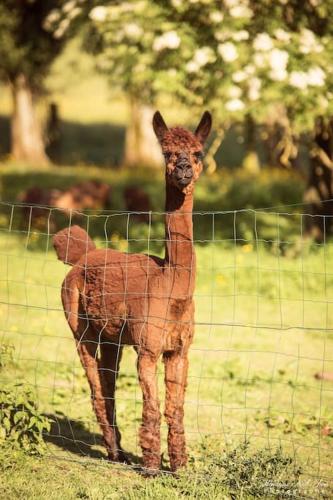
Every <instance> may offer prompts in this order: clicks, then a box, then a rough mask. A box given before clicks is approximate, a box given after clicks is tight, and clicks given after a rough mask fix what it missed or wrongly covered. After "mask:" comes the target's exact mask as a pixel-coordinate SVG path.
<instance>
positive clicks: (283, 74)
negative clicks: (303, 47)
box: [269, 49, 289, 81]
mask: <svg viewBox="0 0 333 500" xmlns="http://www.w3.org/2000/svg"><path fill="white" fill-rule="evenodd" d="M288 59H289V54H288V52H286V51H285V50H280V49H273V50H272V51H271V52H270V54H269V64H270V67H271V71H270V74H269V76H270V77H271V78H272V80H276V81H282V80H285V79H286V78H287V71H286V68H287V64H288Z"/></svg>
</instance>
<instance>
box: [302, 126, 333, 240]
mask: <svg viewBox="0 0 333 500" xmlns="http://www.w3.org/2000/svg"><path fill="white" fill-rule="evenodd" d="M314 143H315V144H314V147H313V149H312V151H311V163H310V175H309V179H308V185H307V188H306V191H305V195H304V201H305V202H306V203H309V204H310V213H311V214H312V215H315V216H319V217H306V231H307V233H308V234H309V235H310V236H312V237H313V238H315V240H316V241H318V242H322V241H324V240H325V238H326V236H330V235H332V234H333V217H323V216H325V215H330V216H333V201H332V200H333V120H330V121H329V122H325V120H324V119H323V118H319V119H318V120H317V122H316V128H315V136H314Z"/></svg>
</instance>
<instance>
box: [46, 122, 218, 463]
mask: <svg viewBox="0 0 333 500" xmlns="http://www.w3.org/2000/svg"><path fill="white" fill-rule="evenodd" d="M153 126H154V130H155V132H156V135H157V137H158V139H159V141H160V143H161V146H162V150H163V152H164V153H167V161H166V163H167V164H166V212H167V215H166V221H165V229H166V249H165V258H164V259H160V258H158V257H153V256H147V255H144V254H126V253H121V252H117V251H115V250H96V249H94V248H92V246H91V240H90V239H89V237H88V235H87V234H86V233H85V236H84V235H83V234H82V231H83V230H80V229H79V228H71V230H70V231H67V232H66V231H65V232H62V233H60V234H59V233H58V235H56V236H55V240H54V243H55V248H56V251H57V254H58V256H59V258H60V259H61V260H63V261H64V262H68V263H71V264H74V267H73V268H72V270H71V271H70V272H69V273H68V274H67V276H66V278H65V280H64V283H63V286H62V302H63V307H64V311H65V315H66V318H67V321H68V324H69V326H70V328H71V329H72V332H73V334H74V338H75V341H76V346H77V351H78V354H79V356H80V359H81V362H82V365H83V367H84V369H85V371H86V375H87V378H88V381H89V384H90V388H91V393H92V402H93V408H94V410H95V413H96V416H97V419H98V422H99V424H100V426H101V429H102V432H103V436H104V441H105V445H106V448H107V451H108V455H109V458H110V459H111V460H119V461H126V460H127V458H126V454H125V453H124V451H123V449H122V447H121V436H120V432H119V429H118V426H117V421H116V411H115V385H116V377H117V373H118V371H119V363H120V360H121V354H122V349H123V346H124V345H125V344H127V345H132V346H133V347H134V349H135V350H136V352H137V356H138V357H137V369H138V378H139V382H140V386H141V389H142V393H143V413H142V425H141V429H140V445H141V448H142V453H143V463H144V466H145V467H146V468H148V469H158V468H159V467H160V461H161V457H160V422H161V414H160V406H159V399H158V389H157V377H156V370H157V362H158V359H159V358H160V356H162V357H163V361H164V365H165V385H166V403H165V412H164V415H165V418H166V421H167V424H168V429H169V430H168V450H169V458H170V466H171V469H172V470H173V471H175V470H176V469H177V468H178V467H180V466H184V465H185V464H186V460H187V454H186V447H185V434H184V424H183V417H184V396H185V388H186V383H187V370H188V350H189V347H190V344H191V342H192V338H193V332H194V328H193V325H194V303H193V292H194V284H195V253H194V247H193V230H192V209H193V186H194V182H195V181H196V180H197V178H198V177H199V175H200V172H201V170H202V164H201V159H200V158H199V157H198V156H197V153H198V152H199V151H201V149H202V147H203V142H204V140H205V139H206V137H207V135H208V133H209V131H210V126H211V118H210V115H209V114H208V113H205V114H204V116H203V118H202V120H201V122H200V124H199V126H198V128H197V130H196V132H195V134H192V133H191V132H188V131H186V130H184V129H181V128H174V129H170V130H169V129H168V128H167V126H166V125H165V123H164V121H163V118H162V117H161V115H160V114H159V113H156V114H155V116H154V121H153ZM184 153H186V155H187V158H188V162H189V163H188V166H187V167H186V168H190V171H191V172H192V173H191V175H192V177H191V179H189V180H190V184H189V185H186V187H185V188H184V189H183V188H182V187H181V186H180V184H179V183H178V184H177V180H176V179H175V175H174V172H175V169H176V166H177V158H178V156H179V155H180V154H183V155H184ZM83 233H84V231H83ZM75 242H77V244H78V245H77V248H75ZM86 250H88V251H86ZM78 253H81V257H80V258H77V255H78Z"/></svg>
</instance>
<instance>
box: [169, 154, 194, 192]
mask: <svg viewBox="0 0 333 500" xmlns="http://www.w3.org/2000/svg"><path fill="white" fill-rule="evenodd" d="M173 175H174V177H175V180H176V181H177V182H178V183H179V184H181V185H183V186H187V185H188V184H189V183H190V182H191V180H192V177H193V170H192V166H191V163H190V160H189V157H188V155H187V154H186V153H180V155H179V156H178V158H177V163H176V167H175V170H174V173H173Z"/></svg>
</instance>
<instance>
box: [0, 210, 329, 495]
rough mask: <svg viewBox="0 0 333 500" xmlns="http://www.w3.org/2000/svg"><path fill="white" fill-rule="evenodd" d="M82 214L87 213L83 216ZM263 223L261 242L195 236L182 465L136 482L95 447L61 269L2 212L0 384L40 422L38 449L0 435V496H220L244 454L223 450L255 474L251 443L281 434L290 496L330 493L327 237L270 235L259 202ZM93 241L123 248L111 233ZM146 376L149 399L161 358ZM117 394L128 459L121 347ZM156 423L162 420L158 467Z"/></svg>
mask: <svg viewBox="0 0 333 500" xmlns="http://www.w3.org/2000/svg"><path fill="white" fill-rule="evenodd" d="M251 214H252V212H251ZM242 216H244V213H238V214H237V217H242ZM202 217H203V216H202ZM206 217H207V218H208V217H209V216H208V215H207V216H206ZM295 217H297V216H295V215H293V216H290V217H285V218H284V219H285V220H287V221H288V219H290V218H295ZM267 218H268V219H267ZM94 220H95V219H94V216H93V215H92V216H91V224H92V225H93V223H94ZM201 220H203V219H201ZM297 220H299V219H297ZM266 222H267V224H270V227H271V231H273V234H274V237H272V238H271V240H272V241H270V242H267V241H260V240H261V238H260V234H259V235H258V234H257V238H254V237H253V234H252V236H248V239H247V241H242V242H238V245H235V243H234V242H233V241H230V239H231V240H232V238H217V239H216V240H215V241H214V242H212V241H211V242H210V243H206V244H202V243H200V242H197V244H196V247H197V256H198V275H197V288H196V304H197V305H196V322H197V326H196V334H195V340H194V344H193V347H192V350H191V356H190V372H189V385H188V390H187V397H186V405H185V413H186V432H187V438H188V446H189V451H190V466H189V469H188V470H187V471H186V472H184V473H183V474H182V475H181V476H180V478H178V479H177V480H176V479H174V478H171V477H169V476H163V477H160V478H157V479H153V480H150V481H148V482H147V481H146V480H144V479H142V478H141V477H140V475H138V473H137V472H135V471H131V470H130V469H126V468H125V467H119V466H111V465H109V466H108V465H107V464H106V463H105V461H102V460H101V459H102V458H103V457H104V450H103V447H102V446H101V438H100V432H99V429H98V426H97V425H96V423H95V419H94V416H93V413H92V410H91V405H90V395H89V390H88V384H87V382H86V380H85V377H84V374H83V371H82V369H81V367H80V364H79V361H78V357H77V354H76V352H75V347H74V343H73V340H72V336H71V333H70V331H69V328H68V326H67V324H66V321H65V319H64V316H63V311H62V308H61V303H60V293H59V290H60V285H61V282H62V280H63V278H64V276H65V273H66V271H67V270H68V268H66V267H65V266H64V265H63V264H62V263H60V262H58V261H57V260H56V257H55V254H54V251H53V249H52V245H51V244H50V241H49V238H48V237H47V236H46V237H45V236H44V237H43V236H41V235H40V234H39V233H36V232H34V231H31V232H26V233H25V232H20V233H17V232H16V231H15V230H14V229H15V228H12V229H13V230H12V231H11V232H8V225H7V223H8V221H7V222H6V221H5V218H4V216H3V220H2V227H3V230H2V231H1V234H0V268H1V269H2V274H1V283H0V285H1V288H0V290H1V292H0V302H1V306H0V320H1V344H2V346H3V345H5V346H8V345H10V346H13V348H14V351H13V353H12V357H10V359H9V361H8V363H7V364H6V367H5V369H2V371H1V372H0V377H1V383H3V384H5V385H8V384H12V383H13V382H15V383H22V384H24V385H25V386H29V387H31V388H32V389H33V390H34V392H35V394H36V398H37V400H38V404H39V408H40V411H42V412H43V413H44V414H46V415H48V416H49V418H50V419H51V421H52V428H51V431H50V433H47V434H46V435H45V441H46V443H47V451H46V455H45V456H44V457H42V458H34V457H28V456H26V455H24V454H23V453H22V452H18V451H14V450H12V449H8V448H6V447H4V449H3V451H2V454H3V458H4V462H3V463H4V464H6V465H3V466H2V473H1V474H2V485H3V492H4V496H5V498H22V496H24V497H25V498H44V497H46V496H47V497H48V498H55V499H56V498H65V499H67V498H96V499H97V498H98V499H101V498H182V497H185V496H186V497H190V498H208V497H210V498H229V497H230V495H231V491H232V488H231V486H232V485H230V484H229V483H227V482H225V481H224V480H223V477H225V474H226V472H227V473H228V474H229V475H231V476H232V477H233V476H235V475H237V470H238V469H237V467H240V463H241V460H242V456H243V455H244V456H247V455H246V453H245V452H244V453H242V454H240V455H237V457H236V459H234V458H232V457H233V455H232V450H233V448H234V447H236V449H237V447H239V446H241V443H243V442H244V440H248V441H249V451H248V452H247V453H249V457H251V458H250V459H249V461H248V462H246V463H247V465H246V467H248V466H249V465H248V464H249V463H251V464H254V472H253V474H252V475H251V474H250V475H249V481H250V482H251V481H252V482H254V484H257V483H258V481H259V482H260V481H262V475H261V474H262V470H261V469H262V466H261V465H260V457H259V456H258V453H259V454H260V453H261V451H260V450H264V449H265V448H267V447H268V448H269V449H270V453H271V454H274V450H275V449H276V448H277V447H278V446H279V445H281V446H282V449H283V456H284V457H286V456H290V457H292V459H293V462H292V467H294V468H295V467H297V466H300V467H301V470H302V475H301V476H300V484H301V485H302V486H301V489H300V490H299V491H301V492H303V493H300V492H298V495H300V496H302V495H303V496H304V497H306V495H308V496H310V498H314V497H315V496H316V495H317V494H318V492H319V491H320V494H321V495H322V496H321V498H324V497H325V496H324V494H327V495H328V496H327V498H329V497H330V494H329V484H330V482H331V481H332V459H333V456H332V444H333V442H332V438H333V432H332V426H333V412H332V408H333V391H332V382H329V381H323V380H317V379H316V378H315V377H314V375H315V373H317V372H321V371H327V372H333V336H332V331H333V309H332V307H331V303H332V300H333V272H332V269H333V245H332V244H329V243H328V244H327V245H326V246H323V245H321V246H313V245H312V246H311V245H309V244H308V243H307V242H305V241H302V240H301V239H300V238H298V240H294V241H292V242H289V243H288V242H287V243H285V244H284V247H283V245H282V244H281V241H279V227H280V226H281V227H282V226H283V223H282V222H281V223H279V224H278V223H277V216H276V215H275V214H268V215H266ZM201 224H202V223H201ZM209 224H211V222H209V223H208V225H209ZM198 225H199V222H198ZM296 227H298V235H299V233H300V226H296ZM143 234H145V233H144V232H143ZM231 236H232V235H231ZM144 238H145V237H143V238H142V240H143V242H142V249H144V247H147V240H144ZM98 244H99V246H105V245H106V244H107V245H109V246H111V247H114V248H120V249H122V250H126V249H127V248H128V242H127V241H126V240H124V239H123V238H122V237H121V235H119V234H118V233H112V232H110V234H108V241H103V240H102V239H101V238H99V239H98ZM282 250H283V251H282ZM9 351H10V348H9ZM9 351H8V352H9ZM159 387H160V393H161V401H162V405H163V399H164V391H163V370H162V365H161V366H160V369H159ZM117 402H118V406H117V412H118V421H119V425H120V428H121V431H122V435H123V446H124V448H125V449H126V450H128V451H129V452H130V453H131V454H132V456H133V460H134V463H139V456H140V449H139V447H138V441H137V433H138V428H139V425H140V420H141V409H142V402H141V394H140V389H139V386H138V383H137V379H136V370H135V354H134V352H133V351H132V350H131V349H130V348H127V349H125V355H124V358H123V361H122V365H121V369H120V375H119V379H118V391H117ZM165 436H166V426H165V424H163V456H164V462H163V463H164V465H165V467H167V455H166V446H165ZM226 453H227V454H228V453H231V455H228V457H229V458H228V460H229V461H227V462H223V463H222V462H221V457H223V456H225V454H226ZM283 460H285V458H284V459H283ZM241 465H242V464H241ZM243 465H244V464H243ZM243 465H242V467H243ZM228 467H229V470H228ZM251 467H252V465H251ZM286 467H287V466H286V465H283V469H285V470H287V468H286ZM251 470H252V469H251ZM288 477H291V476H290V475H289V476H288ZM320 479H321V481H322V488H324V489H322V490H320V489H318V481H319V480H320ZM275 480H277V481H278V479H277V477H275ZM280 481H282V479H281V478H280ZM243 483H244V480H243ZM243 483H241V484H243ZM230 488H231V489H230ZM310 490H311V493H307V491H308V492H309V491H310ZM297 491H298V490H297ZM237 492H238V493H237V498H241V497H242V498H249V497H250V496H251V494H250V493H249V491H248V490H246V488H245V490H244V492H243V493H242V490H241V488H240V489H239V488H238V489H237ZM325 492H326V493H325ZM266 493H267V492H266ZM242 495H243V496H242ZM295 495H296V494H295ZM256 496H258V495H256V494H254V497H256ZM274 496H278V494H275V495H274V494H272V497H274ZM296 496H297V495H296ZM264 497H265V498H267V497H269V494H268V493H267V495H266V496H264ZM281 498H284V497H283V495H282V496H281Z"/></svg>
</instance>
